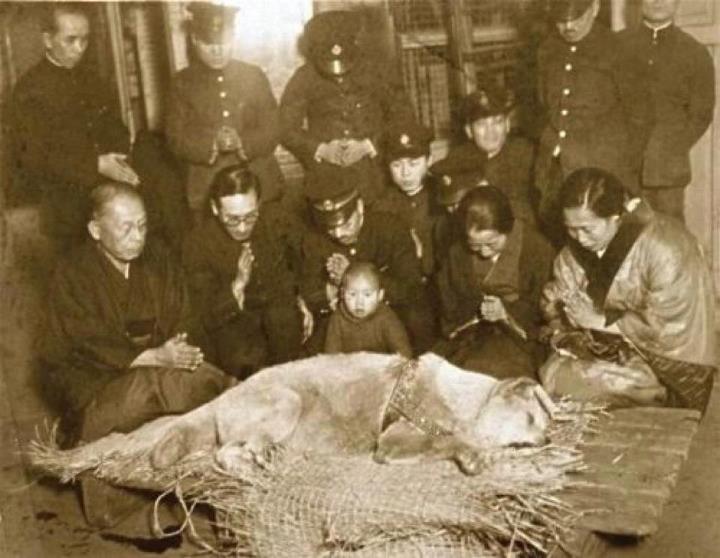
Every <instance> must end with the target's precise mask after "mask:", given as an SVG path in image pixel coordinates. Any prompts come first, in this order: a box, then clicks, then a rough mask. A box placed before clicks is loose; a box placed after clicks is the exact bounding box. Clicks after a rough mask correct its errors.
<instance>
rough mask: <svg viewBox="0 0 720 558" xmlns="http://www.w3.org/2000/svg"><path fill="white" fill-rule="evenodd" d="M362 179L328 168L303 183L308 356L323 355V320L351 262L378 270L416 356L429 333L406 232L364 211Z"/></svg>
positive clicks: (349, 170) (388, 218)
mask: <svg viewBox="0 0 720 558" xmlns="http://www.w3.org/2000/svg"><path fill="white" fill-rule="evenodd" d="M367 179H368V177H367V176H366V175H365V174H363V173H362V172H361V171H359V170H358V169H356V168H353V167H340V166H336V165H327V164H323V165H318V166H316V167H315V168H313V169H312V171H311V172H310V173H309V174H308V176H307V179H306V184H305V193H306V197H307V200H308V205H309V210H310V213H311V216H312V221H313V223H312V225H311V226H310V227H308V230H307V231H306V233H305V234H304V236H303V238H302V246H301V262H302V263H301V265H302V271H301V288H300V292H301V294H302V296H303V299H304V300H305V301H306V302H307V305H308V308H309V309H310V311H311V312H312V313H313V317H314V320H315V331H314V333H313V335H312V338H311V339H310V340H309V342H308V344H307V346H308V350H309V351H310V352H311V353H312V352H320V351H321V350H322V347H323V343H324V340H325V333H326V328H327V322H328V317H329V315H330V313H331V311H332V310H334V309H335V308H336V306H337V301H338V296H339V289H340V284H341V282H342V277H343V274H344V273H345V270H346V269H347V267H348V266H349V265H350V262H351V261H364V262H370V263H373V264H375V266H376V267H377V268H378V269H379V270H380V273H381V277H382V284H383V287H384V290H385V300H386V302H387V303H388V304H390V306H392V307H393V309H394V310H395V311H396V312H397V313H398V315H399V316H400V319H401V320H402V321H403V323H404V324H405V327H406V328H407V329H408V332H409V334H410V338H411V343H413V346H414V347H415V349H416V350H417V347H418V344H422V343H423V342H426V340H427V337H428V335H429V334H428V332H432V331H433V325H434V324H433V317H432V313H431V311H430V308H429V304H428V301H427V300H426V299H425V296H424V295H425V290H424V288H423V283H422V270H421V265H420V261H419V260H418V258H417V257H416V253H415V243H414V242H413V239H412V236H411V234H410V231H409V230H408V228H407V227H406V226H404V224H403V222H402V221H401V220H400V219H398V218H397V217H396V216H394V215H392V214H390V213H385V212H381V211H374V210H368V209H367V208H366V206H365V200H364V199H363V197H362V196H361V195H360V193H359V192H360V190H361V189H362V187H363V180H367Z"/></svg>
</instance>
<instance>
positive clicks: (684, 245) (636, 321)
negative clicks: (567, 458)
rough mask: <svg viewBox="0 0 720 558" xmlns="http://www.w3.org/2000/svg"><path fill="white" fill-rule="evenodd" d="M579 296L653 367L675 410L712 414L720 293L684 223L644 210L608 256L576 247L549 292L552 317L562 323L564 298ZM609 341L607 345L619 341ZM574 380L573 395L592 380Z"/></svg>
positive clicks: (563, 257) (629, 219)
mask: <svg viewBox="0 0 720 558" xmlns="http://www.w3.org/2000/svg"><path fill="white" fill-rule="evenodd" d="M577 292H580V293H584V294H586V295H588V296H589V297H590V298H591V299H592V301H593V302H594V304H595V307H596V308H597V309H598V310H599V311H601V312H602V313H604V315H605V317H606V325H611V324H615V325H616V326H617V329H619V331H620V332H621V334H622V337H623V338H624V343H625V344H626V345H629V347H630V348H631V349H632V350H634V351H635V352H636V353H638V354H639V355H640V356H641V358H642V361H643V362H644V363H646V364H647V365H649V367H650V368H651V369H652V372H653V373H654V374H655V376H657V379H658V380H659V382H660V383H661V384H662V385H663V386H664V387H665V388H666V389H667V394H668V400H667V403H668V404H669V405H672V406H682V407H691V408H696V409H699V410H701V411H704V409H705V406H706V405H707V402H708V399H709V397H710V392H711V389H712V384H713V374H714V371H715V359H714V350H713V349H714V347H713V345H714V325H715V322H714V316H713V309H714V291H713V284H712V279H711V277H710V272H709V269H708V266H707V263H706V262H705V259H704V257H703V254H702V250H701V248H700V246H699V244H698V242H697V240H696V239H695V237H694V236H693V235H692V234H690V233H689V232H688V231H687V230H686V229H685V228H684V227H683V225H681V224H680V223H679V222H676V221H675V220H672V219H668V218H667V217H665V216H663V215H661V214H654V213H652V212H651V210H649V209H648V208H647V207H645V206H640V207H639V208H638V209H637V210H636V211H634V212H633V213H629V214H626V215H625V216H624V217H623V220H622V223H621V226H620V229H619V230H618V232H617V233H616V235H615V237H614V238H613V240H612V241H611V243H610V245H609V246H608V248H607V250H606V251H605V253H604V254H603V255H602V257H599V258H598V257H597V256H596V255H595V254H594V253H591V252H589V251H587V250H585V249H583V248H582V247H580V246H579V245H578V244H576V243H570V244H569V245H568V246H567V247H565V248H564V249H563V250H562V251H561V252H560V254H559V255H558V257H557V259H556V260H555V265H554V279H553V280H552V281H551V282H550V283H548V285H547V286H546V287H545V289H544V293H543V301H542V306H543V311H544V313H545V315H546V317H547V318H549V319H551V320H553V319H562V301H563V299H564V298H565V297H567V296H570V295H571V294H572V293H577ZM603 336H604V337H605V341H602V342H601V343H600V344H601V345H602V344H603V343H604V344H605V345H608V344H609V345H613V344H616V343H615V342H616V341H618V340H617V339H615V340H613V339H612V338H610V339H608V338H607V334H603ZM614 337H619V336H614ZM621 344H622V340H621ZM591 348H592V347H591ZM595 349H597V347H595ZM591 352H592V351H591ZM610 352H611V353H617V351H610ZM620 352H621V353H622V350H621V351H620ZM610 360H611V361H612V360H613V359H612V358H611V359H610ZM574 381H575V382H576V383H575V385H574V386H573V385H571V384H568V386H569V390H570V391H574V390H575V389H577V390H579V391H582V390H583V389H584V387H586V386H583V385H581V384H582V383H583V382H584V381H585V377H584V376H576V379H575V380H574Z"/></svg>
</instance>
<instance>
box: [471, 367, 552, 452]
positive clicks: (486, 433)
mask: <svg viewBox="0 0 720 558" xmlns="http://www.w3.org/2000/svg"><path fill="white" fill-rule="evenodd" d="M515 382H518V381H516V380H507V381H505V382H502V383H501V384H499V385H498V387H497V388H496V390H495V392H494V393H493V394H491V396H490V398H489V400H488V401H487V403H486V404H485V405H484V406H483V407H482V409H481V410H480V413H479V414H478V416H477V419H476V421H475V425H474V433H475V436H476V437H477V438H478V439H482V440H484V441H486V442H487V443H488V445H489V446H496V447H507V446H511V447H524V446H542V445H545V444H546V443H548V439H547V429H548V427H549V425H550V416H549V415H548V413H547V412H546V411H545V408H544V407H543V406H542V404H541V403H540V400H539V399H538V398H537V396H536V395H535V392H534V390H535V388H536V387H537V384H535V383H534V382H531V381H530V380H528V381H525V380H520V381H519V384H518V383H515ZM514 383H515V387H512V386H513V384H514ZM508 387H509V389H508Z"/></svg>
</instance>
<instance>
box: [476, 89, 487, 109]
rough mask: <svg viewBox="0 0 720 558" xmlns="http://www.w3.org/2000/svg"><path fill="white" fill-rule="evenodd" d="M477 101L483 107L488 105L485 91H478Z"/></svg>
mask: <svg viewBox="0 0 720 558" xmlns="http://www.w3.org/2000/svg"><path fill="white" fill-rule="evenodd" d="M478 102H479V103H480V106H481V107H483V108H487V107H488V105H489V104H490V101H489V99H488V96H487V93H485V91H484V90H483V91H480V99H479V100H478Z"/></svg>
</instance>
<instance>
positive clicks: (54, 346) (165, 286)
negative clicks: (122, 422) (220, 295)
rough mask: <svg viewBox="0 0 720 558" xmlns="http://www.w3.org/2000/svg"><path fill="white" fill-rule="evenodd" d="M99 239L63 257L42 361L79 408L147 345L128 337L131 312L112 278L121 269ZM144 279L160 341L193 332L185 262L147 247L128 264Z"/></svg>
mask: <svg viewBox="0 0 720 558" xmlns="http://www.w3.org/2000/svg"><path fill="white" fill-rule="evenodd" d="M119 273H120V272H119V271H118V270H116V269H115V268H114V267H113V266H112V264H111V263H110V261H109V260H108V259H107V257H106V256H105V255H104V254H103V253H102V252H100V250H99V249H98V248H97V246H96V245H95V243H94V242H92V241H90V240H88V242H87V243H86V244H84V245H81V246H79V247H78V248H77V250H76V251H75V252H74V253H72V254H70V255H69V257H68V258H67V259H66V260H64V261H63V263H61V264H60V265H59V266H58V268H57V271H56V273H55V276H54V279H53V281H52V283H51V293H50V296H49V298H48V324H47V332H46V336H45V338H44V340H43V345H42V354H43V359H44V360H45V362H46V363H48V365H49V366H48V368H49V369H50V371H51V372H50V374H51V378H50V379H51V381H52V382H53V383H54V384H55V385H56V386H57V388H58V389H60V390H63V391H65V392H66V396H67V398H68V400H69V401H70V404H71V405H72V406H74V407H76V408H82V406H84V404H86V403H87V402H88V401H89V400H90V399H91V398H92V395H93V394H94V393H95V392H96V391H97V390H99V389H100V388H101V387H102V385H104V383H105V382H107V381H108V380H110V379H112V378H113V377H116V376H117V374H119V373H121V372H123V371H125V370H126V369H127V368H128V366H129V365H130V364H131V363H132V361H134V360H135V358H137V356H138V355H139V354H140V353H141V352H142V351H143V349H142V348H140V347H138V346H137V344H135V343H133V342H132V340H131V339H130V338H129V336H128V333H127V330H126V321H125V319H126V316H125V311H124V308H122V307H121V305H120V302H119V300H118V296H117V293H116V292H115V291H114V290H113V288H112V282H111V281H109V280H108V278H109V276H110V274H119ZM140 273H142V274H144V277H145V278H146V281H147V283H146V285H147V288H148V291H149V293H150V299H151V300H152V305H153V307H152V308H150V309H148V312H149V313H150V314H152V315H154V317H155V320H156V328H155V332H154V334H153V339H152V342H153V343H154V346H158V345H160V344H162V343H164V342H165V341H167V340H168V339H169V338H170V337H172V336H173V335H175V334H177V333H180V332H188V333H189V334H190V335H191V336H192V334H193V332H194V331H195V330H194V328H193V322H192V320H191V314H190V304H189V298H188V295H187V291H186V289H185V283H184V279H183V275H182V272H181V270H180V267H179V266H177V265H176V264H175V263H174V262H173V260H172V259H171V258H170V257H169V255H168V253H167V252H166V251H165V250H164V249H163V248H162V247H161V246H160V245H147V246H146V247H145V250H144V251H143V253H142V254H141V256H140V257H139V258H137V259H136V260H134V261H133V262H132V263H131V264H130V275H131V279H130V280H132V277H133V274H135V277H140Z"/></svg>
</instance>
